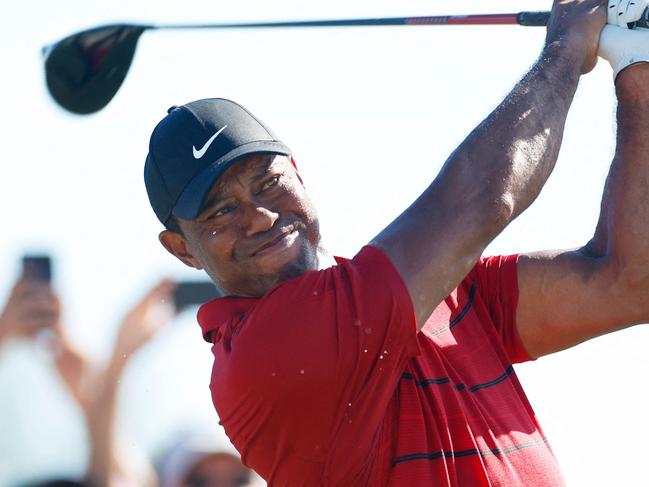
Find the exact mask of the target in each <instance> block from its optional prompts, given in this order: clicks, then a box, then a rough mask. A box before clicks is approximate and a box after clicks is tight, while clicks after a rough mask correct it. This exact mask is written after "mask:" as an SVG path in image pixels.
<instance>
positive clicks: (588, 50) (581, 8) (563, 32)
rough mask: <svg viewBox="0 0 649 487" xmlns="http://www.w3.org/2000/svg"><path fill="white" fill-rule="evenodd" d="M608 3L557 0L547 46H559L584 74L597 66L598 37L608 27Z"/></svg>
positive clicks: (587, 0) (554, 5)
mask: <svg viewBox="0 0 649 487" xmlns="http://www.w3.org/2000/svg"><path fill="white" fill-rule="evenodd" d="M607 7H608V0H554V4H553V6H552V13H551V15H550V21H549V22H548V28H547V35H546V39H545V43H546V46H550V45H553V44H556V45H557V46H558V47H559V48H560V49H562V50H563V51H565V52H566V54H567V55H569V56H571V58H574V60H575V62H577V63H578V64H577V65H578V66H581V73H582V74H583V73H588V72H589V71H591V70H592V69H593V68H594V67H595V64H596V63H597V46H598V43H599V35H600V32H601V31H602V28H603V27H604V24H606V20H607V16H608V14H607Z"/></svg>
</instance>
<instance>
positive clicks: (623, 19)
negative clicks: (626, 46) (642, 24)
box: [607, 0, 649, 29]
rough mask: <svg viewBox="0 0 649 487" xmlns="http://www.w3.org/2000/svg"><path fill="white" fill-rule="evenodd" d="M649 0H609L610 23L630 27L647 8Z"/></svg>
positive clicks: (625, 27) (624, 27)
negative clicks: (648, 0)
mask: <svg viewBox="0 0 649 487" xmlns="http://www.w3.org/2000/svg"><path fill="white" fill-rule="evenodd" d="M647 3H649V2H647V0H608V22H607V23H608V24H610V25H617V26H618V27H622V28H623V29H628V28H629V24H632V23H633V22H637V21H638V20H640V18H641V17H642V13H643V12H644V11H645V9H646V8H647Z"/></svg>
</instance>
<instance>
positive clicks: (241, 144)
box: [144, 98, 291, 224]
mask: <svg viewBox="0 0 649 487" xmlns="http://www.w3.org/2000/svg"><path fill="white" fill-rule="evenodd" d="M256 153H275V154H283V155H286V156H289V155H291V151H290V149H289V148H288V147H287V146H285V145H284V144H283V143H282V142H280V141H279V140H278V139H277V137H275V135H274V134H273V133H272V132H271V130H270V129H269V128H268V127H267V126H266V125H265V124H264V123H263V122H262V121H261V120H259V119H258V118H257V117H255V116H254V115H253V114H251V113H250V112H249V111H248V110H246V109H245V108H244V107H242V106H241V105H239V104H238V103H235V102H233V101H231V100H226V99H224V98H208V99H204V100H197V101H193V102H191V103H187V104H186V105H183V106H173V107H171V108H170V109H169V110H168V112H167V116H166V117H165V118H163V119H162V120H161V121H160V123H158V125H157V126H156V128H155V129H154V130H153V133H152V134H151V140H150V142H149V153H148V155H147V157H146V162H145V164H144V183H145V185H146V190H147V193H148V195H149V201H150V202H151V206H152V207H153V211H154V212H155V214H156V216H157V217H158V220H160V221H161V222H162V223H163V224H165V223H166V222H167V221H168V220H169V218H170V217H171V216H172V215H174V216H177V217H180V218H184V219H186V220H194V219H195V218H196V217H197V216H198V215H199V214H200V210H201V207H202V205H203V202H204V201H205V197H206V196H207V195H208V193H209V192H210V189H211V188H212V186H213V185H214V183H215V182H216V180H217V179H218V178H219V177H220V176H221V175H222V174H223V173H224V172H225V171H226V170H227V169H228V168H229V167H230V166H231V165H232V164H234V163H235V162H236V161H237V160H239V159H241V158H243V157H246V156H249V155H251V154H256Z"/></svg>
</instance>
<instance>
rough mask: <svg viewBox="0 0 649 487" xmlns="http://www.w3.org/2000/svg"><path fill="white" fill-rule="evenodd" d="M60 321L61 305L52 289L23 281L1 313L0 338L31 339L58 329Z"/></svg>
mask: <svg viewBox="0 0 649 487" xmlns="http://www.w3.org/2000/svg"><path fill="white" fill-rule="evenodd" d="M60 318H61V306H60V303H59V299H58V297H57V296H56V294H55V293H54V290H53V289H52V287H51V286H50V285H49V284H47V283H43V282H37V281H31V280H27V279H22V280H20V281H18V282H17V283H16V285H15V286H14V288H13V289H12V290H11V294H10V295H9V299H8V300H7V304H6V305H5V307H4V309H3V310H2V312H1V313H0V339H2V338H32V337H34V335H36V334H37V333H38V332H39V331H40V330H43V329H54V328H55V327H58V326H59V321H60Z"/></svg>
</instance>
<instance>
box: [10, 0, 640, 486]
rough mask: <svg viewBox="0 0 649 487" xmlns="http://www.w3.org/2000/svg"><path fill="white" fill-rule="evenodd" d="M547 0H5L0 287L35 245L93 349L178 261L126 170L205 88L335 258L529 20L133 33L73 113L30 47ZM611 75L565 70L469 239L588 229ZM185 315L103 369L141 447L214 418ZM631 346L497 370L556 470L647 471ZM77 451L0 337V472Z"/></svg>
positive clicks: (15, 472)
mask: <svg viewBox="0 0 649 487" xmlns="http://www.w3.org/2000/svg"><path fill="white" fill-rule="evenodd" d="M550 4H551V2H549V1H527V2H525V1H518V2H514V1H504V0H503V1H498V2H484V1H477V0H473V1H470V0H466V1H461V0H453V1H443V0H432V1H414V0H412V1H405V0H404V1H401V2H394V1H390V2H388V1H386V0H374V1H371V2H370V1H365V0H363V1H357V2H349V1H342V0H330V1H328V2H319V3H313V2H300V1H297V0H293V1H288V0H279V1H276V2H268V1H265V2H264V1H260V0H254V1H247V2H228V3H226V2H218V1H217V2H214V1H210V2H207V1H202V2H195V1H185V2H169V1H164V2H163V1H155V2H154V1H139V2H128V1H125V0H120V1H112V2H102V3H98V2H88V1H80V0H74V1H64V2H47V1H44V0H39V1H26V2H4V3H3V4H2V5H1V6H0V11H1V12H2V18H3V20H4V22H3V27H2V29H0V58H1V59H2V66H3V67H2V73H3V74H2V81H1V83H2V85H1V86H2V90H1V94H0V97H1V99H2V116H1V117H0V127H1V133H2V147H3V156H2V159H1V162H0V164H1V168H2V170H1V173H0V174H1V177H0V208H2V220H3V222H2V238H0V268H2V269H3V272H1V273H0V302H4V297H5V296H6V293H7V292H8V291H9V289H10V287H11V286H12V284H13V282H14V280H15V279H16V277H17V275H18V272H19V260H20V257H21V256H22V254H23V253H24V252H26V251H44V252H49V253H51V254H52V256H53V257H54V258H55V260H56V262H55V285H56V287H57V289H58V290H59V292H60V294H61V297H62V300H63V303H64V306H65V318H66V320H65V321H66V326H67V327H68V329H69V330H70V332H71V334H72V335H73V336H74V338H75V341H76V342H77V343H78V344H79V345H80V346H82V347H84V348H85V349H87V350H88V351H89V353H91V354H94V355H96V356H101V357H105V356H106V355H107V353H108V351H109V350H110V347H111V345H112V340H113V337H114V332H115V328H116V326H117V324H118V322H119V320H120V318H121V317H122V315H123V314H124V313H125V312H126V310H127V309H128V307H129V306H130V305H132V304H134V303H135V302H136V301H137V300H138V299H139V297H140V296H141V295H142V294H143V293H144V292H145V291H146V289H147V288H148V287H149V286H151V285H152V284H153V283H154V282H156V281H157V280H158V279H159V278H161V277H162V276H173V277H176V278H181V277H185V278H188V277H189V278H191V277H199V276H198V274H197V273H195V272H194V271H191V270H189V269H185V268H183V267H182V265H181V264H179V263H177V262H176V261H175V260H174V259H173V258H172V257H171V256H169V255H168V254H166V252H165V251H164V250H163V249H162V247H161V246H160V245H159V243H158V241H157V234H158V232H159V230H160V228H161V227H160V225H159V223H158V222H157V220H156V218H155V216H154V214H153V212H152V211H151V209H150V207H149V203H148V200H147V197H146V193H145V190H144V184H143V178H142V168H143V163H144V157H145V155H146V152H147V144H148V138H149V135H150V132H151V130H152V128H153V127H154V125H155V124H156V123H157V122H158V120H159V119H160V118H162V117H163V116H164V114H165V112H166V109H167V108H168V107H169V106H171V105H173V104H182V103H185V102H188V101H191V100H193V99H197V98H204V97H213V96H221V97H227V98H232V99H234V100H237V101H239V102H240V103H242V104H243V105H245V106H246V107H248V108H249V109H250V110H251V111H252V112H253V113H255V114H257V115H258V116H260V117H261V118H262V119H263V120H264V121H266V122H267V123H268V124H269V125H270V126H271V127H272V128H273V129H274V130H275V131H276V132H277V133H278V134H279V136H280V137H281V138H282V139H283V140H284V141H285V142H286V143H287V144H288V145H289V146H290V147H291V148H292V149H293V151H294V155H295V157H296V159H297V162H298V165H299V167H300V168H301V171H302V174H303V176H304V178H305V181H306V184H307V186H308V187H309V189H310V190H311V192H312V194H313V196H314V197H315V199H316V202H317V203H318V206H319V208H320V214H321V221H322V227H323V234H324V237H325V240H326V242H327V243H328V245H329V247H330V248H331V249H332V250H333V251H334V252H335V253H336V254H338V255H344V256H352V255H353V254H354V253H355V252H356V251H357V250H358V249H359V248H360V247H361V246H362V245H363V244H364V243H366V242H367V241H369V240H370V239H371V238H372V237H373V236H374V235H376V234H377V233H378V232H379V231H380V230H381V229H382V228H383V227H384V226H385V225H386V224H388V223H389V222H390V221H391V220H392V219H393V218H394V217H395V216H396V215H397V214H398V213H399V212H401V211H402V210H403V209H404V208H405V207H406V206H407V205H408V204H409V203H410V202H411V201H412V200H413V199H414V198H416V197H417V196H418V195H419V193H420V192H421V191H422V190H423V189H424V188H425V187H426V186H427V185H428V184H429V182H430V181H431V180H432V178H433V177H434V176H435V174H436V172H437V171H438V170H439V168H440V166H441V164H442V163H443V162H444V160H445V159H446V157H447V156H448V155H449V153H450V152H451V151H452V150H453V149H454V148H455V146H456V145H457V144H458V143H459V142H460V141H461V140H462V139H463V138H464V137H465V135H466V134H467V133H468V132H469V131H470V130H471V129H472V128H473V127H474V126H475V125H476V124H477V123H478V122H479V121H480V120H481V119H482V118H483V117H484V116H486V115H487V114H488V112H489V111H490V110H491V109H492V108H493V107H494V106H495V105H496V104H497V103H498V102H499V101H500V100H501V99H502V97H503V96H504V95H505V94H506V93H507V92H508V90H509V89H510V88H511V87H512V86H513V84H514V83H515V82H516V81H517V80H518V79H519V78H520V77H521V76H522V74H523V73H524V72H525V70H526V69H527V68H528V67H529V66H530V65H531V64H532V63H533V61H534V60H535V58H536V56H537V55H538V53H539V50H540V47H541V45H542V42H543V37H544V29H541V28H523V27H517V26H512V27H503V26H500V27H390V28H377V27H373V28H352V29H328V30H326V29H310V30H286V31H263V30H256V31H237V32H228V31H176V32H172V31H160V32H149V33H145V34H144V35H143V36H142V38H141V40H140V42H139V47H138V50H137V53H136V57H135V60H134V62H133V66H132V69H131V72H130V73H129V75H128V77H127V79H126V81H125V83H124V85H123V87H122V89H121V90H120V92H119V93H118V94H117V96H116V97H115V99H114V100H113V101H112V102H111V104H110V105H108V107H107V108H106V109H104V110H103V111H101V112H99V113H98V114H96V115H93V116H86V117H79V116H74V115H70V114H68V113H66V112H64V111H63V110H61V109H60V108H58V107H57V106H56V105H55V104H54V103H53V101H52V100H51V99H50V97H49V95H48V94H47V92H46V89H45V84H44V78H43V69H42V60H41V57H40V48H41V47H42V46H43V45H44V44H47V43H50V42H53V41H55V40H57V39H59V38H61V37H64V36H66V35H68V34H71V33H73V32H76V31H79V30H82V29H85V28H88V27H92V26H95V25H98V24H104V23H110V22H117V21H141V22H147V23H148V22H174V23H176V22H192V23H194V22H198V23H205V22H212V21H214V22H223V21H229V20H246V21H252V20H266V19H304V18H343V17H365V16H378V17H385V16H405V15H414V14H418V15H437V14H447V13H448V14H451V13H457V14H460V13H490V12H491V13H496V12H517V11H520V10H547V9H548V8H549V7H550ZM611 77H612V76H611V70H610V68H609V67H608V66H607V65H605V63H603V62H602V63H600V65H599V66H598V67H597V68H596V70H595V71H594V72H593V73H591V74H590V75H588V76H587V77H585V78H583V79H582V82H581V85H580V87H579V91H578V93H577V96H576V99H575V102H574V104H573V108H572V111H571V113H570V116H569V119H568V123H567V128H566V133H565V139H564V145H563V148H562V151H561V155H560V160H559V163H558V167H557V169H556V171H555V173H554V174H553V176H552V177H551V179H550V181H549V182H548V184H547V185H546V187H545V189H544V191H543V193H542V195H541V196H540V197H539V199H538V200H537V202H536V203H535V204H534V205H533V206H532V207H531V208H530V209H529V210H528V211H527V212H526V213H525V214H524V215H523V216H521V217H520V218H519V219H518V220H517V221H516V222H514V223H513V224H512V225H511V226H510V227H509V228H508V229H506V230H505V232H504V233H503V234H502V235H501V236H500V237H499V238H498V239H497V240H496V241H495V242H494V243H493V244H492V245H491V246H490V248H489V249H488V252H487V253H490V254H494V253H512V252H521V251H530V250H539V249H547V248H566V247H575V246H580V245H582V244H584V243H585V242H586V241H588V239H589V238H590V236H591V235H592V232H593V229H594V226H595V222H596V219H597V215H598V210H599V200H600V196H601V190H602V187H603V181H604V178H605V175H606V172H607V169H608V165H609V162H610V158H611V155H612V152H613V148H614V138H613V133H614V120H613V115H614V106H615V102H614V96H613V85H612V81H611ZM648 223H649V222H648ZM442 237H443V235H440V238H442ZM566 299H570V297H569V296H566ZM193 314H194V313H193V311H188V312H186V313H185V314H183V315H181V316H180V317H179V318H178V319H177V320H176V323H174V324H172V325H169V326H168V328H167V329H165V330H163V332H162V333H161V334H160V335H159V336H158V337H157V338H156V339H155V340H154V342H153V343H152V344H151V345H150V346H149V347H148V348H147V349H145V350H143V351H142V352H141V353H140V354H139V356H137V357H135V358H134V359H133V361H132V363H131V366H130V368H129V369H128V371H127V376H126V378H125V381H124V383H123V389H122V401H121V406H122V407H121V413H120V414H121V423H122V427H123V428H124V429H125V430H127V431H128V432H129V434H130V437H131V443H132V445H134V446H137V447H140V448H142V449H143V450H144V451H146V452H148V453H150V454H155V453H156V452H159V451H160V448H161V447H162V445H163V444H164V443H165V442H168V441H170V439H171V438H172V437H173V434H174V432H175V431H178V430H180V429H182V428H184V427H186V426H188V425H203V426H204V427H215V425H216V421H217V418H216V415H215V413H214V412H213V410H212V405H211V402H210V396H209V391H208V388H207V385H208V381H209V374H210V367H211V356H210V351H209V345H208V344H206V343H205V342H203V341H202V339H201V337H200V333H199V329H198V326H197V325H196V324H195V320H194V316H193ZM647 343H649V329H648V328H647V327H636V328H634V329H630V330H627V331H624V332H620V333H618V334H616V335H614V336H608V337H604V338H600V339H598V340H595V341H593V342H591V343H588V344H585V345H582V346H580V347H578V348H576V349H573V350H570V351H567V352H563V353H561V354H558V355H555V356H552V357H546V358H543V359H541V360H538V361H537V362H535V363H531V364H525V365H522V366H518V367H517V371H518V374H519V377H520V379H521V382H522V383H523V386H524V387H525V389H526V391H527V393H528V396H529V398H530V400H531V403H532V405H533V406H534V408H535V411H536V413H537V416H538V417H539V419H540V422H541V425H542V426H543V427H544V430H545V432H546V434H547V436H548V438H549V440H550V443H551V445H552V447H553V448H554V451H555V453H556V455H557V457H558V459H559V462H560V464H561V466H562V469H563V472H564V474H565V477H566V480H567V482H568V485H571V486H610V485H620V486H636V485H637V486H640V485H649V470H648V469H647V463H646V457H647V455H648V454H649V446H647V443H646V438H647V437H649V424H648V420H647V416H646V412H647V406H648V402H649V388H648V387H647V377H648V376H649V357H647V354H646V352H645V349H646V346H647ZM86 449H87V439H86V437H85V432H84V427H83V423H82V421H81V420H80V418H79V415H78V411H77V410H76V409H75V407H74V404H73V403H72V401H71V400H70V399H69V398H67V397H66V395H65V392H64V390H63V388H62V386H61V384H60V383H59V382H58V381H57V379H56V377H55V376H54V374H53V373H52V369H51V365H50V361H49V359H48V357H47V356H46V354H45V353H44V352H43V351H42V350H41V349H40V348H39V347H37V346H35V345H33V344H29V343H27V344H13V345H11V346H7V347H6V348H5V349H3V350H0V486H5V485H7V486H11V485H13V483H14V482H18V481H24V480H28V479H30V478H32V477H33V476H36V475H40V474H51V475H75V474H79V475H80V474H81V472H82V471H83V468H84V464H85V455H86V451H87V450H86Z"/></svg>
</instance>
